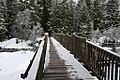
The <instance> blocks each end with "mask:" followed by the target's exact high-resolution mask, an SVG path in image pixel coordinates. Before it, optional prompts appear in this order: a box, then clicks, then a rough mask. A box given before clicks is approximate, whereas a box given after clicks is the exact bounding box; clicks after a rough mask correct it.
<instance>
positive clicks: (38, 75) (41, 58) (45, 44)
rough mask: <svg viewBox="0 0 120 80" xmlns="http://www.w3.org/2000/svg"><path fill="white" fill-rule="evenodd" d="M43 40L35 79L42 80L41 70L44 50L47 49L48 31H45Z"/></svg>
mask: <svg viewBox="0 0 120 80" xmlns="http://www.w3.org/2000/svg"><path fill="white" fill-rule="evenodd" d="M44 41H45V42H44V46H43V50H42V54H41V57H40V62H39V66H38V72H37V75H36V79H35V80H42V78H43V70H44V63H45V56H46V50H47V41H48V33H45V39H44Z"/></svg>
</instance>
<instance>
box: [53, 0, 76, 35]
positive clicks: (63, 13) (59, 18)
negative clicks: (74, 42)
mask: <svg viewBox="0 0 120 80" xmlns="http://www.w3.org/2000/svg"><path fill="white" fill-rule="evenodd" d="M73 6H74V2H73V1H72V0H71V1H70V2H69V1H67V0H62V1H60V0H57V1H56V3H55V5H54V8H53V9H52V10H53V14H52V30H53V31H54V32H57V33H64V34H66V33H68V34H69V33H72V32H73Z"/></svg>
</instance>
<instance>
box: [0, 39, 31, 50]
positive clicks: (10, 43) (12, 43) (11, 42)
mask: <svg viewBox="0 0 120 80" xmlns="http://www.w3.org/2000/svg"><path fill="white" fill-rule="evenodd" d="M16 39H17V38H12V39H10V40H6V41H4V42H1V43H0V47H2V48H19V49H21V48H25V49H26V48H27V49H31V48H32V47H30V46H28V44H29V43H31V41H21V40H19V41H20V42H19V43H18V44H16Z"/></svg>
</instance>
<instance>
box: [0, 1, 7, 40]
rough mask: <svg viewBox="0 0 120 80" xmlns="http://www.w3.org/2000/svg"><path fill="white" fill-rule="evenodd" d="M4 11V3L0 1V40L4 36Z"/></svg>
mask: <svg viewBox="0 0 120 80" xmlns="http://www.w3.org/2000/svg"><path fill="white" fill-rule="evenodd" d="M5 12H6V8H5V5H4V3H3V2H2V1H0V41H2V40H4V39H5V38H6V35H5V33H6V27H5Z"/></svg>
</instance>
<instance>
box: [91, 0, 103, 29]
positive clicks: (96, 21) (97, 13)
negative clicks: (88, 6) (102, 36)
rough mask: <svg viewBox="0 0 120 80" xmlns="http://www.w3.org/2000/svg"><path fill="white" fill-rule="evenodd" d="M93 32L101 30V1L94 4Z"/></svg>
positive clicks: (95, 0) (95, 1)
mask: <svg viewBox="0 0 120 80" xmlns="http://www.w3.org/2000/svg"><path fill="white" fill-rule="evenodd" d="M92 20H93V30H97V29H99V28H100V24H101V20H102V6H101V3H100V0H94V2H93V19H92Z"/></svg>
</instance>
